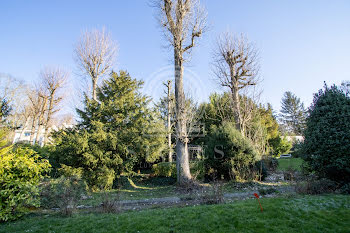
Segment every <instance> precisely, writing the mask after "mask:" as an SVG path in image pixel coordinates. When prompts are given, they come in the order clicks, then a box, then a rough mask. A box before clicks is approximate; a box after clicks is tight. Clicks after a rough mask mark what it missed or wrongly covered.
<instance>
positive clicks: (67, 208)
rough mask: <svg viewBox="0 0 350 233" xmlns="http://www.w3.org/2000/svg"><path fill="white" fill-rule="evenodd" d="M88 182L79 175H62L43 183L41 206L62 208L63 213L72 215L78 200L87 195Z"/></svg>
mask: <svg viewBox="0 0 350 233" xmlns="http://www.w3.org/2000/svg"><path fill="white" fill-rule="evenodd" d="M86 190H87V186H86V183H85V182H84V181H83V180H82V179H81V177H79V176H70V177H65V176H61V177H60V178H58V179H55V180H49V181H46V182H44V183H43V184H42V185H41V192H40V198H41V206H42V207H44V208H60V211H61V213H62V214H63V215H66V216H70V215H72V213H73V211H74V210H75V208H76V206H77V204H78V201H79V200H80V199H81V198H82V196H83V195H86Z"/></svg>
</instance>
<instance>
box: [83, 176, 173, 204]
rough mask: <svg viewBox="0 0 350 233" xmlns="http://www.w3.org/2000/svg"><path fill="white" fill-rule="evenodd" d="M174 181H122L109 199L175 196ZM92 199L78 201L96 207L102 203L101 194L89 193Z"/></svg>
mask: <svg viewBox="0 0 350 233" xmlns="http://www.w3.org/2000/svg"><path fill="white" fill-rule="evenodd" d="M175 182H176V180H174V179H171V178H163V177H153V178H149V177H144V176H141V175H140V176H137V177H132V178H129V179H128V178H124V179H123V187H122V188H121V189H120V190H119V191H117V190H115V189H113V190H111V191H109V192H110V197H111V198H115V197H117V195H119V199H120V200H141V199H151V198H161V197H173V196H177V195H178V194H177V193H176V186H175V185H174V183H175ZM90 195H91V196H92V198H89V199H87V200H82V201H80V203H79V204H80V205H81V204H83V205H92V206H98V205H99V204H100V203H101V202H102V193H101V192H93V193H90Z"/></svg>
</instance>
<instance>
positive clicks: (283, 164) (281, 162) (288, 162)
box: [277, 158, 303, 171]
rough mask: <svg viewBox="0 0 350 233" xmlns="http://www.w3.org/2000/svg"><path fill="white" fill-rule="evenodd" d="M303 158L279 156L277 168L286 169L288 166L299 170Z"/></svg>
mask: <svg viewBox="0 0 350 233" xmlns="http://www.w3.org/2000/svg"><path fill="white" fill-rule="evenodd" d="M302 163H303V160H302V159H301V158H282V159H281V158H280V159H278V167H277V170H280V171H286V170H288V169H289V168H292V169H294V170H297V171H301V164H302Z"/></svg>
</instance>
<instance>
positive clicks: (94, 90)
mask: <svg viewBox="0 0 350 233" xmlns="http://www.w3.org/2000/svg"><path fill="white" fill-rule="evenodd" d="M96 88H97V81H96V79H93V80H92V99H93V100H97V94H96Z"/></svg>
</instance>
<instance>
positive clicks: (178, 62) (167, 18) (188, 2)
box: [154, 0, 206, 184]
mask: <svg viewBox="0 0 350 233" xmlns="http://www.w3.org/2000/svg"><path fill="white" fill-rule="evenodd" d="M154 4H155V6H156V8H157V9H158V10H159V21H160V25H161V27H162V28H163V29H164V34H165V37H166V39H167V40H168V42H169V44H170V46H171V47H172V48H173V51H174V68H175V71H174V72H175V103H176V108H175V109H176V167H177V181H178V183H179V184H185V183H187V182H189V181H190V180H191V179H192V178H191V173H190V166H189V155H188V148H187V143H188V135H187V130H186V112H185V94H184V88H183V69H184V67H183V65H184V62H185V56H186V55H189V54H190V52H191V50H192V48H193V47H194V46H195V40H196V38H199V37H201V35H202V33H203V31H204V29H205V24H206V13H205V11H204V10H203V8H202V7H201V6H200V4H199V1H198V0H156V1H155V2H154Z"/></svg>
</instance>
